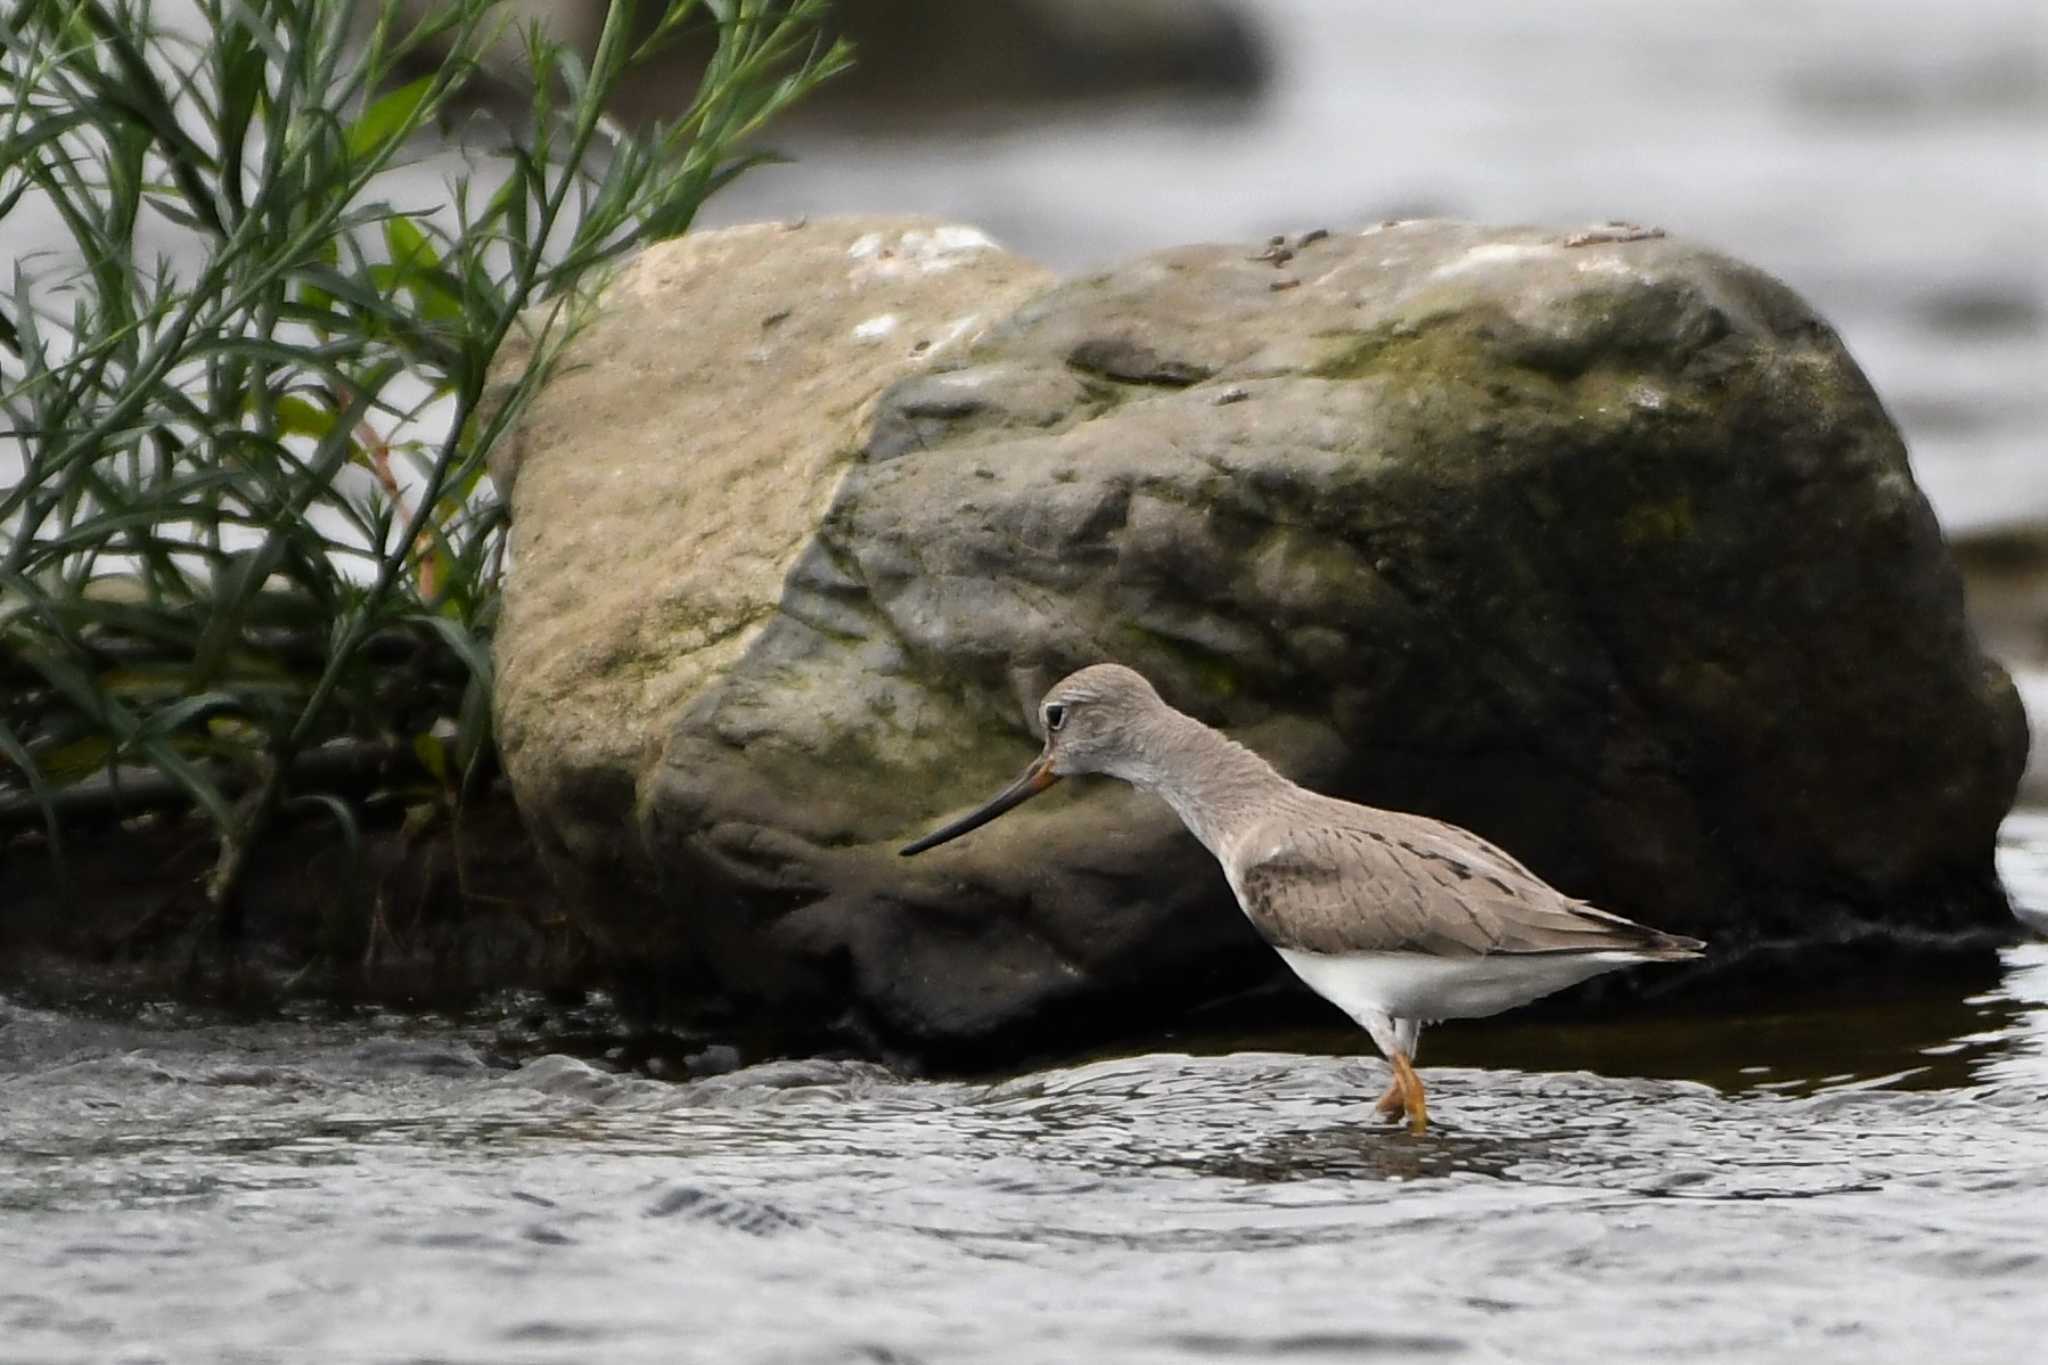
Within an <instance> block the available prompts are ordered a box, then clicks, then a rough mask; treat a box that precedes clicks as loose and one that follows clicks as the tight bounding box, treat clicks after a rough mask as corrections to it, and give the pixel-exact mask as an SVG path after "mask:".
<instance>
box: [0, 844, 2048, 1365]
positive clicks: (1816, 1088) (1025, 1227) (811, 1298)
mask: <svg viewBox="0 0 2048 1365" xmlns="http://www.w3.org/2000/svg"><path fill="white" fill-rule="evenodd" d="M2003 856H2004V867H2005V872H2006V875H2007V878H2008V883H2009V885H2011V886H2012V887H2013V889H2014V891H2015V892H2016V894H2018V895H2019V896H2020V897H2021V898H2022V899H2024V900H2027V901H2028V902H2029V903H2030V904H2032V905H2035V906H2038V907H2041V908H2042V909H2044V910H2048V818H2042V817H2017V818H2016V819H2015V820H2014V822H2012V824H2011V825H2009V826H2008V831H2007V841H2006V847H2005V849H2004V851H2003ZM1439 1042H1441V1043H1443V1044H1444V1045H1443V1046H1437V1044H1438V1043H1439ZM1335 1046H1342V1047H1349V1046H1352V1043H1351V1042H1350V1040H1349V1039H1348V1038H1346V1037H1345V1036H1344V1035H1339V1034H1334V1033H1333V1034H1330V1035H1327V1036H1326V1037H1323V1038H1322V1039H1321V1040H1320V1042H1318V1041H1317V1040H1306V1043H1305V1049H1304V1050H1299V1051H1288V1052H1277V1051H1260V1052H1226V1053H1222V1054H1219V1055H1189V1054H1187V1053H1179V1052H1175V1053H1153V1054H1148V1055H1144V1056H1134V1057H1124V1058H1117V1059H1111V1060H1103V1061H1097V1062H1093V1063H1090V1064H1086V1065H1081V1066H1075V1067H1070V1068H1064V1069H1060V1070H1055V1071H1048V1072H1041V1073H1037V1074H1033V1075H1027V1076H1022V1077H1017V1078H1013V1079H1007V1080H1001V1081H997V1082H994V1083H986V1084H968V1083H959V1082H950V1083H930V1082H914V1081H905V1080H902V1079H899V1078H896V1077H893V1076H891V1075H889V1074H888V1073H886V1072H883V1071H881V1070H879V1069H877V1068H873V1067H868V1066H864V1065H860V1064H852V1063H823V1062H789V1063H775V1064H771V1065H768V1066H765V1067H755V1068H749V1069H747V1070H745V1071H740V1072H736V1073H733V1074H732V1075H729V1076H724V1077H718V1078H715V1079H711V1080H704V1081H697V1082H693V1083H689V1084H680V1085H679V1084H670V1083H665V1082H660V1081H654V1080H648V1079H645V1078H641V1077H637V1076H631V1075H612V1074H607V1073H605V1072H603V1071H601V1070H597V1069H593V1068H592V1067H591V1066H589V1065H587V1064H585V1063H583V1062H580V1061H576V1060H573V1059H571V1058H567V1057H560V1056H555V1057H542V1058H540V1059H538V1060H533V1061H529V1062H527V1063H525V1064H524V1065H521V1066H517V1067H513V1066H510V1065H509V1064H505V1065H498V1064H494V1063H493V1060H492V1059H491V1058H490V1050H489V1042H488V1037H487V1035H486V1034H484V1033H482V1032H479V1031H476V1030H466V1029H464V1028H461V1027H458V1026H454V1025H446V1026H442V1027H439V1028H428V1027H426V1026H424V1025H421V1024H420V1023H418V1022H417V1021H412V1022H403V1021H382V1022H381V1023H379V1022H377V1021H366V1022H362V1023H358V1024H350V1025H347V1026H345V1027H337V1026H335V1025H332V1024H324V1025H312V1024H266V1025H261V1026H250V1025H234V1026H221V1025H217V1024H205V1023H195V1022H194V1021H192V1020H190V1019H189V1018H184V1017H180V1016H174V1015H173V1016H165V1017H163V1018H161V1019H155V1020H152V1019H149V1018H144V1019H140V1020H134V1019H131V1020H125V1021H121V1022H108V1021H106V1020H96V1019H88V1018H81V1017H78V1016H75V1015H67V1014H57V1013H52V1012H47V1011H41V1010H36V1009H30V1008H26V1007H22V1006H19V1005H10V1004H7V1003H6V1002H4V1001H0V1358H4V1359H5V1360H7V1361H9V1362H16V1361H20V1362H68V1361H80V1362H83V1361H109V1360H121V1361H128V1362H142V1361H167V1362H168V1361H217V1360H233V1361H243V1362H256V1361H306V1360H319V1361H337V1362H346V1361H365V1362H368V1361H379V1362H382V1361H429V1360H434V1361H463V1362H467V1361H477V1362H484V1361H490V1362H585V1361H598V1360H603V1361H676V1360H682V1361H696V1360H702V1361H720V1362H725V1361H736V1362H752V1361H760V1362H810V1361H817V1362H827V1361H897V1362H910V1361H923V1362H941V1361H970V1360H971V1361H1020V1362H1021V1361H1044V1360H1065V1359H1077V1360H1078V1359H1089V1360H1111V1361H1130V1362H1151V1361H1162V1362H1163V1361H1217V1360H1261V1359H1268V1358H1276V1359H1277V1358H1285V1359H1287V1360H1289V1361H1314V1360H1356V1359H1361V1358H1365V1359H1381V1358H1384V1359H1404V1360H1405V1359H1414V1358H1428V1359H1443V1360H1460V1359H1473V1360H1529V1361H1552V1360H1554V1361H1581V1360H1587V1359H1614V1360H1634V1359H1645V1358H1650V1357H1652V1356H1654V1357H1656V1358H1659V1359H1701V1360H1744V1361H1769V1360H1794V1359H1796V1360H1798V1361H1800V1362H1801V1365H1820V1363H1821V1362H1828V1361H1838V1360H1839V1361H1844V1362H1848V1361H1855V1362H1858V1365H1862V1363H1863V1362H1868V1361H1871V1360H1880V1359H1881V1360H1892V1359H1911V1358H1917V1357H1921V1356H1925V1357H1927V1358H1937V1357H1938V1358H1940V1359H1942V1360H1944V1361H1949V1362H1956V1361H1978V1360H1981V1361H2010V1360H2017V1359H2023V1358H2028V1356H2029V1355H2030V1353H2031V1352H2033V1351H2035V1350H2036V1349H2037V1348H2038V1344H2039V1342H2040V1341H2041V1340H2043V1339H2044V1334H2048V1294H2044V1293H2043V1292H2042V1288H2041V1287H2042V1285H2043V1284H2044V1283H2048V1241H2044V1240H2043V1235H2042V1229H2043V1227H2044V1226H2048V944H2038V943H2037V944H2031V945H2025V946H2021V947H2016V948H2012V949H2009V950H2007V951H2006V952H2005V953H2004V954H2003V955H2002V959H2001V962H2000V965H1999V968H1998V970H1997V972H1996V974H1995V975H1993V976H1991V977H1988V978H1987V979H1985V980H1983V981H1981V982H1975V983H1964V984H1956V983H1952V982H1943V983H1933V984H1931V985H1930V990H1929V993H1928V994H1927V995H1926V997H1925V998H1920V997H1913V998H1899V997H1896V996H1894V997H1891V998H1888V999H1885V1000H1882V1001H1863V1002H1851V1003H1848V1004H1835V1005H1830V1006H1828V1007H1826V1008H1825V1009H1823V1010H1819V1011H1815V1012H1811V1013H1808V1014H1801V1013H1796V1012H1788V1013H1784V1014H1780V1015H1774V1016H1772V1017H1770V1018H1768V1019H1757V1018H1749V1019H1738V1020H1733V1021H1721V1022H1719V1023H1714V1022H1711V1021H1707V1022H1703V1021H1700V1020H1697V1019H1678V1020H1674V1019H1670V1018H1662V1019H1647V1020H1646V1019H1642V1018H1635V1019H1625V1020H1621V1021H1617V1022H1610V1023H1604V1024H1601V1025H1599V1026H1590V1025H1589V1026H1575V1027H1561V1026H1557V1025H1550V1024H1545V1025H1540V1026H1535V1027H1530V1028H1527V1029H1517V1028H1515V1027H1514V1026H1513V1024H1512V1021H1511V1020H1510V1021H1504V1022H1503V1023H1502V1024H1500V1025H1496V1026H1491V1027H1488V1028H1485V1029H1483V1030H1474V1031H1470V1032H1466V1033H1458V1032H1456V1031H1454V1030H1448V1029H1447V1030H1444V1031H1443V1037H1442V1038H1441V1039H1439V1038H1437V1037H1433V1038H1432V1040H1431V1048H1430V1051H1432V1052H1435V1053H1437V1054H1439V1057H1441V1056H1443V1055H1444V1054H1448V1055H1449V1058H1450V1062H1451V1063H1452V1064H1445V1065H1437V1066H1433V1067H1431V1068H1429V1069H1428V1070H1427V1073H1426V1074H1427V1075H1428V1077H1429V1079H1430V1081H1431V1084H1432V1090H1431V1111H1432V1114H1433V1115H1434V1117H1435V1124H1436V1126H1435V1127H1434V1128H1433V1129H1432V1131H1431V1132H1430V1134H1429V1135H1428V1136H1427V1137H1425V1138H1421V1139H1417V1138H1414V1137H1411V1136H1408V1135H1407V1134H1405V1133H1403V1132H1401V1131H1400V1130H1398V1129H1395V1128H1390V1127H1386V1126H1382V1125H1379V1124H1376V1123H1374V1122H1372V1121H1371V1119H1370V1106H1371V1100H1372V1098H1373V1096H1374V1095H1376V1094H1377V1093H1378V1091H1379V1089H1380V1087H1381V1085H1382V1084H1383V1083H1384V1078H1385V1072H1384V1068H1383V1066H1382V1064H1381V1063H1380V1062H1379V1061H1378V1060H1377V1059H1374V1058H1369V1057H1364V1056H1344V1055H1330V1054H1329V1049H1330V1048H1331V1047H1335ZM1318 1049H1320V1050H1318ZM1578 1065H1584V1066H1586V1067H1588V1068H1590V1069H1589V1070H1574V1069H1572V1068H1573V1067H1575V1066H1578ZM1595 1071H1597V1072H1599V1073H1600V1074H1594V1072H1595ZM1709 1082H1711V1083H1709Z"/></svg>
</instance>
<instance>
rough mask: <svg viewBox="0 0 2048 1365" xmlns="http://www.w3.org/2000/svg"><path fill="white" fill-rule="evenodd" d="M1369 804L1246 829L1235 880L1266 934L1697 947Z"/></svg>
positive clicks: (1444, 951)
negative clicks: (1354, 815)
mask: <svg viewBox="0 0 2048 1365" xmlns="http://www.w3.org/2000/svg"><path fill="white" fill-rule="evenodd" d="M1363 813H1364V814H1365V815H1366V816H1368V817H1369V818H1366V819H1346V818H1343V816H1342V815H1340V816H1339V818H1337V819H1333V820H1330V821H1327V822H1308V823H1305V822H1303V821H1301V820H1300V819H1298V818H1292V817H1290V818H1287V819H1284V820H1272V821H1266V822H1262V823H1261V824H1260V825H1258V826H1255V827H1254V828H1253V829H1251V830H1249V831H1247V833H1246V835H1245V837H1244V838H1243V839H1242V840H1241V841H1240V843H1239V845H1238V850H1239V859H1238V866H1237V868H1236V870H1235V872H1234V874H1233V876H1232V878H1231V881H1232V886H1233V889H1235V890H1236V891H1237V894H1238V899H1239V901H1240V902H1241V903H1242V904H1243V906H1244V909H1245V913H1246V914H1247V915H1249V916H1250V917H1251V920H1252V923H1253V924H1254V925H1255V926H1257V928H1258V930H1259V932H1260V933H1261V934H1263V935H1264V936H1265V938H1266V940H1267V942H1269V943H1271V944H1273V945H1274V946H1275V947H1278V948H1293V949H1299V950H1301V951H1304V952H1312V953H1332V954H1342V953H1427V954H1430V955H1432V956H1436V957H1483V956H1487V955H1490V954H1494V953H1583V952H1612V951H1623V952H1635V953H1642V954H1644V955H1645V956H1665V955H1669V956H1674V957H1682V956H1691V955H1692V953H1693V951H1694V950H1696V949H1697V948H1698V947H1699V945H1698V943H1697V942H1696V941H1695V940H1692V939H1682V938H1678V937H1676V936H1674V935H1670V934H1663V933H1659V932H1658V931H1657V930H1655V929H1650V928H1647V927H1645V926H1643V925H1640V924H1636V923H1634V922H1633V921H1631V920H1626V919H1623V918H1622V917H1621V916H1619V915H1610V914H1608V913H1607V912H1606V911H1604V910H1596V909H1594V908H1593V907H1592V906H1589V905H1587V904H1585V903H1584V902H1583V901H1577V900H1573V899H1572V898H1571V897H1569V896H1566V895H1565V894H1564V893H1563V892H1561V891H1558V890H1557V889H1556V888H1555V887H1552V886H1550V885H1549V884H1548V883H1546V882H1544V881H1543V880H1542V879H1541V878H1539V877H1537V876H1536V874H1535V873H1533V872H1530V871H1529V870H1528V869H1527V868H1525V867H1523V866H1522V865H1521V864H1520V863H1518V862H1516V861H1515V860H1514V859H1513V858H1510V857H1508V856H1507V855H1506V854H1504V853H1502V852H1500V850H1498V849H1496V848H1494V846H1493V845H1491V844H1488V843H1486V842H1485V841H1484V840H1481V839H1479V838H1478V836H1476V835H1472V834H1470V833H1469V832H1468V831H1465V830H1462V829H1459V828H1457V827H1456V826H1453V825H1445V824H1442V823H1441V822H1438V821H1434V820H1423V819H1422V818H1421V817H1415V816H1405V817H1400V818H1397V819H1393V820H1381V819H1379V818H1377V817H1378V816H1380V815H1381V814H1382V813H1381V812H1376V811H1374V812H1363ZM1388 814H1391V813H1388Z"/></svg>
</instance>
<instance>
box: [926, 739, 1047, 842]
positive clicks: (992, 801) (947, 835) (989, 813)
mask: <svg viewBox="0 0 2048 1365" xmlns="http://www.w3.org/2000/svg"><path fill="white" fill-rule="evenodd" d="M1059 780H1060V775H1059V774H1058V773H1056V772H1054V771H1053V770H1052V755H1050V754H1040V755H1039V756H1038V757H1037V758H1035V759H1033V760H1032V763H1031V766H1030V767H1028V768H1026V769H1025V770H1024V775H1023V776H1022V777H1020V778H1018V779H1017V780H1016V781H1015V782H1012V783H1011V784H1010V785H1009V786H1007V787H1005V788H1003V789H1002V790H1001V791H999V792H997V793H996V794H995V795H994V796H993V797H991V798H989V801H988V803H987V804H986V805H984V806H982V807H981V808H979V809H978V810H974V811H970V812H969V813H968V814H966V815H963V816H961V817H960V818H959V819H958V820H955V821H954V822H953V823H952V824H950V825H944V826H941V827H940V828H938V829H935V830H933V831H932V832H931V833H930V834H927V835H925V836H924V838H922V839H919V840H918V841H917V842H916V843H914V844H905V845H904V846H903V848H902V850H901V854H902V856H903V857H905V858H908V857H912V856H913V855H915V854H919V853H922V852H924V851H925V850H926V849H928V848H937V847H938V846H939V845H940V844H943V843H945V842H946V841H947V840H949V839H957V838H959V837H960V836H961V835H963V834H965V833H967V832H968V831H969V830H972V829H980V828H981V827H982V826H983V825H985V824H987V823H988V822H989V821H991V820H993V819H995V818H996V817H997V816H998V815H1001V814H1002V813H1003V812H1004V811H1006V810H1008V809H1010V807H1012V806H1021V805H1023V804H1024V803H1025V802H1026V801H1029V800H1030V799H1031V798H1032V797H1034V796H1036V795H1038V794H1039V793H1040V792H1042V791H1044V790H1045V789H1046V788H1047V787H1050V786H1051V785H1052V784H1053V783H1055V782H1057V781H1059Z"/></svg>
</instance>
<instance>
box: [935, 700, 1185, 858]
mask: <svg viewBox="0 0 2048 1365" xmlns="http://www.w3.org/2000/svg"><path fill="white" fill-rule="evenodd" d="M1165 709H1166V703H1164V702H1163V701H1161V700H1160V699H1159V694H1158V693H1157V692H1156V691H1154V690H1153V688H1152V684H1151V683H1149V682H1146V681H1145V678H1144V676H1143V675H1142V674H1140V673H1138V672H1137V671H1136V670H1135V669H1129V668H1125V667H1124V666H1123V665H1122V664H1092V665H1090V666H1089V667H1087V668H1084V669H1081V670H1080V671H1078V672H1075V673H1069V674H1068V675H1067V676H1066V677H1064V678H1062V679H1060V680H1059V681H1058V682H1057V683H1055V684H1053V686H1052V690H1050V691H1049V692H1047V693H1046V694H1045V699H1044V700H1043V701H1041V702H1039V704H1038V723H1039V728H1040V729H1041V730H1042V731H1043V732H1044V734H1045V748H1044V749H1043V750H1042V751H1041V752H1040V753H1039V755H1038V757H1037V758H1035V759H1033V760H1032V761H1031V766H1029V767H1028V768H1026V769H1025V770H1024V773H1023V775H1022V776H1021V777H1019V778H1018V779H1017V780H1016V781H1015V782H1012V783H1011V784H1010V785H1009V786H1007V787H1005V788H1004V789H1003V790H1002V791H1000V792H998V793H996V795H995V796H993V797H991V798H990V799H989V800H988V802H987V803H985V804H984V805H982V806H980V807H979V808H977V809H975V810H973V811H971V812H969V813H968V814H966V815H963V816H961V817H960V818H959V819H958V820H955V821H953V822H952V823H951V824H949V825H945V826H943V827H941V828H939V829H936V830H933V831H932V832H931V833H930V834H927V835H925V836H924V837H923V838H922V839H919V840H918V841H917V842H915V843H913V844H910V845H908V846H907V847H905V848H904V849H903V856H904V857H906V858H908V857H910V856H911V855H912V854H917V853H922V852H924V851H925V850H926V849H928V848H936V847H937V846H938V845H940V844H943V843H946V842H947V841H948V840H951V839H957V838H959V837H960V836H961V835H963V834H965V833H967V832H968V831H969V830H974V829H979V828H981V826H983V825H985V824H987V823H988V822H989V821H991V820H993V819H995V818H996V817H997V816H999V815H1001V814H1002V813H1003V812H1004V811H1007V810H1010V809H1011V808H1013V807H1015V806H1019V805H1022V804H1023V803H1024V802H1026V801H1028V800H1030V799H1031V798H1032V797H1034V796H1036V795H1038V793H1040V792H1042V791H1044V790H1045V789H1046V788H1047V787H1050V786H1052V785H1053V784H1054V783H1055V782H1057V781H1059V780H1060V779H1061V778H1063V777H1074V776H1077V775H1079V774H1081V773H1107V774H1109V775H1110V776H1112V777H1129V776H1130V775H1131V765H1132V763H1133V760H1134V759H1135V758H1136V757H1137V750H1136V748H1135V746H1134V741H1135V740H1136V738H1137V737H1138V736H1139V735H1140V734H1141V733H1142V730H1143V724H1144V722H1145V720H1146V719H1147V717H1149V716H1152V715H1156V714H1157V713H1159V712H1161V711H1163V710H1165Z"/></svg>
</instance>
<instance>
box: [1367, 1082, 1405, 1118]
mask: <svg viewBox="0 0 2048 1365" xmlns="http://www.w3.org/2000/svg"><path fill="white" fill-rule="evenodd" d="M1407 1107H1408V1101H1407V1099H1406V1098H1405V1097H1404V1096H1403V1093H1402V1090H1401V1074H1400V1073H1399V1072H1398V1071H1397V1072H1395V1073H1394V1079H1393V1080H1392V1081H1390V1082H1389V1083H1388V1085H1387V1093H1386V1094H1384V1095H1382V1096H1380V1098H1379V1103H1377V1104H1375V1105H1373V1112H1374V1113H1376V1114H1378V1115H1379V1116H1380V1117H1381V1118H1383V1119H1397V1118H1399V1117H1401V1112H1402V1111H1403V1110H1404V1109H1406V1108H1407Z"/></svg>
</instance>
